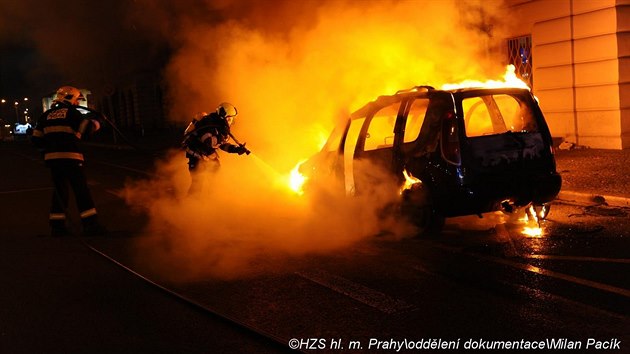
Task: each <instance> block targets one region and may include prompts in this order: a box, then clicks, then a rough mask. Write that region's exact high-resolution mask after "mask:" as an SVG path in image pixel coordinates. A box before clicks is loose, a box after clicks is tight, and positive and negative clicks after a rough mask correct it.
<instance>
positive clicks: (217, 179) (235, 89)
mask: <svg viewBox="0 0 630 354" xmlns="http://www.w3.org/2000/svg"><path fill="white" fill-rule="evenodd" d="M140 3H142V4H143V8H144V10H145V11H147V12H149V13H151V14H152V16H151V18H152V19H155V20H156V21H154V22H156V23H159V24H160V26H159V27H154V28H153V30H157V31H158V32H160V33H162V35H168V36H167V37H168V38H169V40H170V41H171V45H172V47H173V48H175V51H174V55H173V56H172V57H171V60H170V62H169V64H168V66H167V69H166V72H165V77H166V82H167V83H168V88H169V91H168V93H169V101H170V102H171V103H172V104H171V106H170V107H171V114H170V116H171V119H173V120H174V121H176V122H178V123H179V124H181V126H182V129H183V127H184V126H185V125H186V124H187V122H188V121H189V120H190V117H192V116H193V115H194V114H195V113H196V112H200V111H212V110H213V109H214V107H216V106H217V105H218V104H219V103H220V102H223V101H228V102H231V103H233V104H234V105H236V106H237V108H238V110H239V115H238V117H237V120H236V123H235V125H234V126H233V132H234V133H235V135H236V136H237V137H238V138H239V139H240V140H241V141H247V143H248V144H247V146H248V147H249V148H250V149H251V150H252V151H253V154H252V155H250V156H246V155H243V156H237V155H228V154H223V156H222V167H221V169H220V171H219V172H218V173H215V174H211V175H208V176H206V178H207V181H206V190H205V192H204V193H202V194H200V195H196V196H186V191H187V189H188V186H189V184H190V176H189V174H188V171H187V169H186V160H185V158H184V156H183V153H182V152H177V151H173V153H172V155H171V156H170V157H169V158H167V159H165V160H164V161H162V163H161V164H160V165H159V166H158V167H157V168H158V171H159V172H158V173H159V174H160V175H162V176H163V177H164V178H163V179H160V180H159V181H158V180H153V181H145V182H139V183H135V184H134V185H130V186H128V188H127V189H126V191H125V192H126V195H127V200H128V203H129V204H130V205H132V206H136V207H139V208H142V209H144V210H145V211H147V212H148V213H149V215H150V216H151V221H150V225H149V227H148V229H147V236H146V237H143V238H142V239H141V241H139V242H138V244H137V255H138V260H139V261H140V262H144V263H145V265H150V266H151V267H153V269H154V270H155V271H156V272H159V273H160V274H162V275H165V274H168V275H170V276H172V277H174V278H177V279H179V278H182V277H183V278H185V279H190V278H196V277H205V276H214V277H228V278H229V277H238V276H246V275H248V274H252V273H256V272H261V271H279V270H280V269H281V268H282V267H281V266H280V265H281V264H283V261H282V260H287V259H291V258H292V257H299V256H301V255H305V254H314V253H315V254H316V253H325V252H333V251H335V250H339V249H343V248H347V247H352V245H354V244H355V243H357V242H359V241H361V240H365V239H367V238H370V237H374V236H375V235H377V234H379V233H382V232H383V231H387V232H388V233H389V234H390V235H394V237H405V236H409V235H412V234H413V232H414V228H413V227H412V226H411V225H409V224H408V223H406V222H404V221H402V220H398V219H396V218H394V217H392V216H391V215H389V216H388V215H387V214H386V213H383V211H384V210H386V209H387V206H388V205H390V204H391V203H394V202H395V201H396V200H397V198H398V190H396V188H397V187H396V181H395V180H394V176H391V175H390V174H388V173H387V172H385V171H383V170H381V169H380V168H379V167H377V166H371V165H370V164H369V163H368V162H365V161H360V162H359V163H358V164H357V169H358V170H360V171H362V172H360V173H358V174H357V175H358V176H361V175H365V176H368V178H367V180H369V181H370V184H368V185H366V184H365V183H364V184H363V185H364V188H367V190H364V191H365V193H362V194H361V195H360V196H357V197H354V198H347V197H345V196H339V194H335V193H333V191H332V189H333V188H334V187H333V186H335V185H336V184H335V182H334V181H320V183H319V184H318V185H317V186H316V187H315V190H311V191H310V193H306V195H304V196H298V195H296V194H294V193H292V192H291V191H290V190H289V189H288V188H287V180H286V176H287V175H288V174H289V171H290V170H291V169H292V168H293V167H294V166H295V165H296V164H297V163H298V162H300V161H303V160H304V159H305V158H307V157H308V156H311V155H312V154H314V153H315V152H317V151H318V150H319V148H320V147H321V145H322V143H323V141H324V140H325V137H326V136H327V134H328V133H329V131H330V130H331V128H332V127H333V126H334V124H335V123H336V122H337V121H338V120H339V119H342V118H345V117H347V116H348V114H349V112H351V111H353V110H355V109H358V108H359V107H360V106H361V105H363V104H365V103H367V102H368V101H370V100H373V99H374V98H375V97H377V96H378V95H381V94H389V93H394V92H396V91H397V90H399V89H403V88H409V87H412V86H415V85H421V84H430V85H433V86H440V85H441V84H443V83H447V82H457V81H462V80H464V79H471V78H474V79H480V80H482V79H486V78H493V77H498V76H499V73H503V71H504V70H505V64H504V63H503V62H502V61H501V59H499V60H497V58H502V56H494V55H492V53H493V52H492V51H493V50H494V49H496V48H497V46H495V44H493V41H495V40H497V37H496V36H497V32H498V30H499V28H500V21H498V18H500V11H501V3H500V2H498V1H455V0H443V1H421V0H409V1H388V0H375V1H370V0H364V1H359V2H357V1H300V2H296V1H264V0H260V1H256V0H251V1H228V0H225V1H207V2H202V1H197V2H190V3H189V4H187V5H192V6H190V7H186V6H181V5H179V2H177V3H175V2H173V3H170V4H168V6H162V5H163V4H160V5H159V6H158V5H156V4H155V3H154V2H152V1H144V2H142V1H141V2H140ZM489 24H492V26H490V25H489ZM144 25H146V26H149V25H150V24H148V23H144ZM360 182H361V181H357V183H360ZM364 182H365V181H364ZM156 191H169V192H163V193H158V194H157V195H156ZM272 260H273V261H272ZM279 268H280V269H279Z"/></svg>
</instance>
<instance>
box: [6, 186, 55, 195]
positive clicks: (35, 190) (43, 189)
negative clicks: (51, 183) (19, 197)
mask: <svg viewBox="0 0 630 354" xmlns="http://www.w3.org/2000/svg"><path fill="white" fill-rule="evenodd" d="M50 190H52V187H43V188H30V189H16V190H12V191H2V192H0V194H16V193H26V192H40V191H50Z"/></svg>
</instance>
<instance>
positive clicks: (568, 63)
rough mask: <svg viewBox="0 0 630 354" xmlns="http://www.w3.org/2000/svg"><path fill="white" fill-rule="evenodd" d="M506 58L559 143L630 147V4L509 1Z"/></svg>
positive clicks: (619, 0) (627, 0)
mask: <svg viewBox="0 0 630 354" xmlns="http://www.w3.org/2000/svg"><path fill="white" fill-rule="evenodd" d="M506 4H507V6H508V10H509V11H510V13H512V14H513V15H514V18H515V21H514V25H513V26H512V27H511V29H510V33H509V34H508V35H509V37H510V38H509V39H508V41H507V48H508V56H509V59H510V61H511V62H512V63H514V64H515V65H516V67H517V72H518V73H520V74H521V76H522V77H523V78H524V79H525V80H526V81H529V82H530V84H531V86H532V91H533V92H534V94H535V95H536V97H538V99H539V102H540V105H541V107H542V109H543V112H544V113H545V117H546V118H547V121H548V123H549V126H550V128H551V131H552V135H553V136H554V137H560V138H562V139H563V140H565V141H569V142H572V143H575V144H577V145H581V146H587V147H591V148H604V149H628V148H630V0H507V1H506Z"/></svg>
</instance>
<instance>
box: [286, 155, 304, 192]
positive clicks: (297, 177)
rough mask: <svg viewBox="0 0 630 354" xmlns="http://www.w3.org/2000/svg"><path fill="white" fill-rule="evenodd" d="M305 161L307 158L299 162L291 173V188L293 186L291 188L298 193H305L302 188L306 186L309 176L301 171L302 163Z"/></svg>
mask: <svg viewBox="0 0 630 354" xmlns="http://www.w3.org/2000/svg"><path fill="white" fill-rule="evenodd" d="M304 161H306V160H303V161H300V162H298V164H297V165H295V167H294V168H293V170H291V174H290V175H289V188H291V190H293V191H294V192H295V193H296V194H297V195H303V194H304V190H303V189H302V187H304V182H306V179H307V178H306V176H304V175H303V174H301V173H300V171H299V170H300V165H302V163H304Z"/></svg>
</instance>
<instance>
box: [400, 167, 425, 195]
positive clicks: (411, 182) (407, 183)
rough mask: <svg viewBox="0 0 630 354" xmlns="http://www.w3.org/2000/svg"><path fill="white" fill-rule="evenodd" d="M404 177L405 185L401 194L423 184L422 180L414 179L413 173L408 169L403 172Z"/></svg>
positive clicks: (401, 189)
mask: <svg viewBox="0 0 630 354" xmlns="http://www.w3.org/2000/svg"><path fill="white" fill-rule="evenodd" d="M403 176H405V183H404V184H403V185H402V187H401V188H400V193H401V194H402V192H404V191H405V190H407V189H410V188H411V187H412V186H413V185H414V184H417V183H422V181H421V180H419V179H418V178H416V177H414V176H413V175H412V174H411V173H409V172H407V169H404V170H403Z"/></svg>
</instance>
